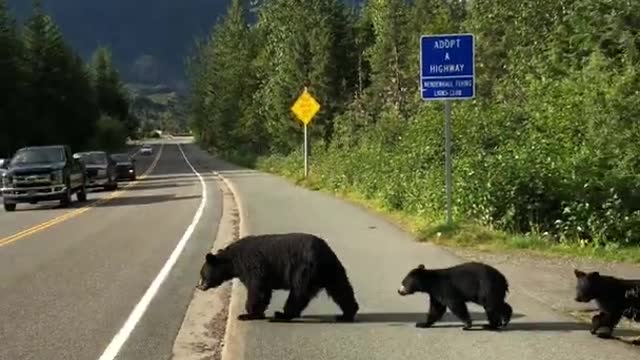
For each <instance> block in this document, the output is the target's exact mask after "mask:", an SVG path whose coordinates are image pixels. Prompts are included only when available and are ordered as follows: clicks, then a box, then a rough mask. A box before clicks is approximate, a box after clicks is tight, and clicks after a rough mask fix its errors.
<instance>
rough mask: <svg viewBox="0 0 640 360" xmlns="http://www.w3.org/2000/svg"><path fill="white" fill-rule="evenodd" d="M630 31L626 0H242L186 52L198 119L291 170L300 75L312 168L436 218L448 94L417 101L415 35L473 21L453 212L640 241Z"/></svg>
mask: <svg viewBox="0 0 640 360" xmlns="http://www.w3.org/2000/svg"><path fill="white" fill-rule="evenodd" d="M639 31H640V2H638V1H635V0H617V1H611V0H566V1H557V0H518V1H513V0H483V1H453V0H414V1H403V0H370V1H367V2H366V3H365V4H364V5H362V6H349V5H346V4H345V3H344V2H342V1H338V0H312V1H302V0H272V1H266V2H263V3H261V4H260V6H259V8H258V10H257V21H256V22H255V23H254V22H248V21H247V9H246V6H245V5H244V2H243V1H240V0H234V1H233V2H232V4H231V5H230V6H229V8H228V12H227V14H226V16H225V17H224V18H222V19H221V20H220V21H219V22H218V23H217V24H216V25H215V27H214V28H213V29H212V31H211V34H210V35H209V37H208V38H206V39H203V40H202V41H200V42H199V44H198V51H197V54H196V55H195V56H194V57H193V58H191V59H190V60H189V64H188V69H189V73H190V79H191V80H190V81H191V88H192V93H191V98H190V109H191V115H192V127H193V129H194V132H195V133H196V134H197V136H198V140H199V141H200V142H201V143H202V144H203V146H206V147H209V148H213V149H215V151H216V152H218V153H219V154H222V155H223V156H225V157H227V158H228V159H231V160H234V161H236V162H239V163H241V164H243V165H251V166H257V167H258V168H261V169H266V170H269V171H271V172H275V173H278V174H282V175H287V176H290V177H294V178H300V176H301V175H302V169H303V165H302V164H303V158H302V143H303V138H302V136H303V135H302V134H303V131H302V125H301V123H300V122H299V121H297V120H296V119H295V118H294V116H293V114H292V113H291V110H290V107H291V105H292V104H293V102H294V101H295V99H296V97H297V96H298V95H299V94H300V93H301V91H302V89H303V83H304V82H305V80H308V81H309V82H310V86H309V91H310V92H311V93H312V94H313V95H314V97H315V98H316V99H317V100H318V101H319V102H320V104H321V105H322V109H321V111H320V112H319V114H318V115H317V116H316V117H315V118H314V120H313V122H312V123H311V125H310V127H309V134H310V135H309V136H310V142H311V155H310V179H308V180H307V182H311V183H313V186H314V187H316V188H320V189H324V190H329V191H333V192H335V193H341V194H357V196H358V197H360V198H362V199H365V200H366V201H369V202H372V203H375V204H378V205H379V206H380V207H382V208H384V209H386V210H388V211H393V212H399V213H402V214H404V215H406V216H412V217H414V218H420V219H424V221H425V222H426V223H429V224H440V225H441V224H442V223H443V218H444V207H445V191H444V184H445V181H444V174H445V172H444V121H443V104H442V103H440V102H424V101H422V100H421V99H420V92H419V39H420V36H421V35H425V34H446V33H473V34H474V35H475V39H476V60H475V61H476V76H477V78H476V80H477V93H476V98H475V99H474V100H473V101H455V102H454V103H453V191H454V197H453V205H454V219H455V220H456V224H457V225H456V226H457V227H459V228H460V227H463V226H466V225H465V224H473V226H481V227H482V228H483V229H490V230H491V231H493V230H495V231H501V232H505V233H509V234H521V235H522V236H525V237H527V236H529V237H530V238H531V239H533V238H535V239H538V240H540V241H543V242H544V243H546V244H568V245H571V246H579V247H590V248H610V249H617V248H622V247H630V246H636V247H637V245H640V177H639V174H640V157H639V156H638V154H640V141H638V139H639V138H640V137H639V135H640V34H639ZM469 226H471V225H469ZM440 229H443V228H442V226H440ZM474 229H477V228H474ZM470 236H473V235H470ZM523 246H524V245H523Z"/></svg>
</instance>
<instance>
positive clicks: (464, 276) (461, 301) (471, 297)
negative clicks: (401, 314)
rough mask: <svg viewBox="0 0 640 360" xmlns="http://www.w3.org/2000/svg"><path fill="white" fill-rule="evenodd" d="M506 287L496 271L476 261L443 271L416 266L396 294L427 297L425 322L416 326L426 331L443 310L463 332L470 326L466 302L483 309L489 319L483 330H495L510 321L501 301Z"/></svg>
mask: <svg viewBox="0 0 640 360" xmlns="http://www.w3.org/2000/svg"><path fill="white" fill-rule="evenodd" d="M508 291H509V284H508V282H507V279H506V278H505V276H504V275H503V274H502V273H501V272H500V271H498V270H497V269H495V268H493V267H491V266H489V265H486V264H483V263H479V262H467V263H463V264H459V265H455V266H452V267H448V268H443V269H426V268H425V266H424V265H422V264H420V265H419V266H418V267H417V268H415V269H413V270H411V271H410V272H409V273H408V274H407V276H406V277H405V278H404V279H403V280H402V286H401V287H400V289H398V294H400V295H402V296H406V295H410V294H413V293H416V292H423V293H427V294H429V300H430V306H429V312H428V313H427V319H426V321H425V322H418V323H416V327H418V328H427V327H430V326H431V325H433V324H434V323H435V322H437V321H439V320H440V319H442V316H443V315H444V313H445V312H446V311H447V308H449V310H451V312H452V313H453V314H454V315H455V316H456V317H458V318H459V319H460V320H461V321H462V322H463V323H464V326H463V327H462V329H463V330H470V329H471V327H472V321H471V316H470V315H469V311H468V309H467V304H466V303H467V302H472V303H475V304H478V305H481V306H483V307H484V310H485V312H486V314H487V318H488V320H489V324H488V325H484V326H483V328H484V329H487V330H498V329H499V328H501V327H506V326H507V325H508V324H509V321H511V315H512V313H513V309H512V308H511V306H510V305H509V304H507V303H506V302H505V297H506V294H507V292H508Z"/></svg>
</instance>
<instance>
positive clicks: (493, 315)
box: [482, 307, 502, 330]
mask: <svg viewBox="0 0 640 360" xmlns="http://www.w3.org/2000/svg"><path fill="white" fill-rule="evenodd" d="M484 311H485V313H486V314H487V320H489V324H486V325H482V328H483V329H485V330H498V329H499V328H500V326H501V325H502V312H500V311H498V310H496V308H490V307H485V308H484Z"/></svg>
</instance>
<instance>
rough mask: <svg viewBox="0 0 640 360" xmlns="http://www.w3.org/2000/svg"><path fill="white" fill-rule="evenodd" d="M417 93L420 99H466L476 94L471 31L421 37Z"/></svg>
mask: <svg viewBox="0 0 640 360" xmlns="http://www.w3.org/2000/svg"><path fill="white" fill-rule="evenodd" d="M420 92H421V93H422V99H423V100H465V99H473V98H474V97H475V95H476V79H475V41H474V37H473V34H452V35H424V36H422V37H421V38H420Z"/></svg>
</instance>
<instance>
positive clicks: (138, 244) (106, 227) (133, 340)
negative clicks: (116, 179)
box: [0, 143, 221, 360]
mask: <svg viewBox="0 0 640 360" xmlns="http://www.w3.org/2000/svg"><path fill="white" fill-rule="evenodd" d="M179 146H181V148H182V149H183V150H184V153H185V155H186V157H187V158H188V159H189V161H190V162H191V163H192V164H193V166H194V168H195V169H196V170H197V171H198V172H201V173H202V176H203V179H204V181H205V184H206V187H207V194H208V196H207V201H206V206H205V207H204V212H203V215H202V218H201V220H200V222H199V223H198V224H197V225H196V226H195V230H194V232H193V234H192V236H191V237H190V239H189V241H188V242H187V243H186V246H185V247H184V249H183V251H182V252H181V254H180V257H179V258H178V260H177V262H176V263H175V266H173V268H172V269H171V271H170V272H169V275H168V277H167V278H166V279H165V281H164V282H163V283H162V285H161V287H160V290H159V291H158V292H157V294H156V295H155V297H153V299H152V300H151V302H150V304H149V306H148V307H147V308H146V311H145V312H144V315H143V316H142V318H141V319H140V321H139V322H138V323H137V324H136V326H135V328H134V329H133V331H132V332H131V334H129V336H127V338H126V341H125V343H124V346H122V348H121V349H119V351H118V357H117V358H118V359H164V358H169V357H170V356H171V347H172V343H173V339H174V338H175V335H176V333H177V331H178V329H179V327H180V324H181V322H182V318H183V316H184V313H185V311H186V308H187V306H188V303H189V300H190V298H191V295H192V294H193V287H194V284H195V283H196V281H197V276H198V270H199V267H200V265H201V260H202V254H204V253H205V252H206V251H208V250H209V249H210V248H211V246H212V241H213V237H214V234H215V233H216V229H217V226H218V221H219V219H220V215H221V214H220V212H221V204H220V193H219V190H218V189H217V186H216V185H215V182H214V181H213V180H212V179H211V176H210V170H211V168H210V164H209V163H208V162H207V159H205V158H203V156H204V155H203V154H202V153H201V152H200V151H198V150H197V149H196V148H195V146H194V145H190V144H182V145H178V144H177V143H167V144H164V145H162V146H160V145H154V150H155V153H157V152H158V151H159V150H160V147H162V154H161V157H160V158H159V160H158V161H157V164H156V166H155V167H154V168H153V170H152V171H151V173H150V174H149V176H148V177H146V178H145V179H142V180H141V181H138V182H137V183H135V184H133V185H132V186H130V187H128V188H126V189H121V191H120V192H118V193H117V194H113V193H92V194H90V196H89V202H88V203H87V204H77V203H75V205H74V207H75V208H76V209H77V208H81V207H82V206H87V205H88V206H89V207H90V208H89V209H88V210H86V211H84V212H83V213H81V214H79V215H77V216H72V217H70V218H68V219H63V221H61V222H59V223H56V224H55V225H53V226H50V227H47V228H45V229H43V230H40V231H36V232H34V233H31V234H29V235H28V236H24V237H22V238H20V239H18V240H16V241H13V242H11V243H9V244H7V245H5V246H2V245H0V321H1V322H2V326H0V344H2V345H0V359H2V360H4V359H7V360H17V359H20V360H22V359H46V360H50V359H83V360H85V359H97V358H98V357H99V356H100V355H101V354H102V353H103V352H104V351H105V348H106V347H107V345H108V344H109V343H110V342H111V341H112V339H113V337H114V336H115V335H116V333H118V331H119V330H120V329H121V328H122V326H123V324H124V323H125V321H126V320H127V318H128V317H129V315H130V313H131V311H132V310H133V309H134V307H135V306H136V304H138V302H140V300H141V297H142V296H143V294H144V293H145V291H146V290H147V288H148V287H149V285H150V284H151V282H152V281H153V280H154V278H155V277H156V276H157V275H158V272H159V271H160V270H161V268H162V267H163V266H164V264H165V263H166V261H167V259H168V258H169V256H170V254H171V253H172V252H173V251H174V249H175V248H176V245H177V244H178V242H179V240H180V239H181V237H182V236H183V234H184V233H185V230H186V229H187V227H189V225H190V224H191V223H192V221H193V218H194V214H195V212H196V209H197V208H198V207H199V205H200V204H201V200H202V196H201V195H202V186H201V183H200V181H199V179H198V177H197V176H196V175H195V174H194V172H193V171H192V169H191V167H190V166H189V165H188V164H187V162H186V161H185V159H184V157H183V154H182V152H181V151H180V148H179ZM152 160H153V157H149V158H146V159H145V158H144V157H140V160H139V161H138V166H139V167H140V169H143V170H144V168H145V167H147V166H149V165H150V164H151V161H152ZM106 197H112V199H110V200H108V201H105V200H104V198H106ZM97 199H103V200H101V201H97ZM23 208H24V207H23ZM25 209H26V210H23V211H17V212H15V213H2V214H0V229H1V230H0V238H7V237H8V236H11V235H12V233H17V232H19V231H22V230H24V229H28V228H31V227H33V226H36V225H38V224H41V223H43V222H46V221H48V220H51V219H52V218H55V217H58V216H60V215H63V214H65V213H69V212H73V211H75V210H76V209H74V208H71V209H55V208H54V209H51V207H50V206H47V205H46V204H45V205H38V206H35V207H31V206H30V207H26V208H25Z"/></svg>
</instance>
